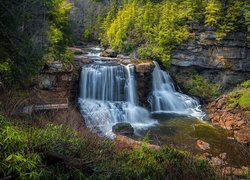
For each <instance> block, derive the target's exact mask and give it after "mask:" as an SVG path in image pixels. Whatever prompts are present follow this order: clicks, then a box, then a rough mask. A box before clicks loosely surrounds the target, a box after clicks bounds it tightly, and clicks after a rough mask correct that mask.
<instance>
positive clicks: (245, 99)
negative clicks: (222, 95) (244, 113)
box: [228, 88, 250, 110]
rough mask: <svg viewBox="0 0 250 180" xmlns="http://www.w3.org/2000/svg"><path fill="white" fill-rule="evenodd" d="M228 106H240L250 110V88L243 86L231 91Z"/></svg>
mask: <svg viewBox="0 0 250 180" xmlns="http://www.w3.org/2000/svg"><path fill="white" fill-rule="evenodd" d="M228 102H229V104H228V107H230V108H236V107H239V108H241V109H244V110H250V88H246V89H245V88H243V89H238V90H235V91H233V92H231V93H229V98H228Z"/></svg>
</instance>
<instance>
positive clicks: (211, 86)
mask: <svg viewBox="0 0 250 180" xmlns="http://www.w3.org/2000/svg"><path fill="white" fill-rule="evenodd" d="M184 86H185V87H186V88H187V90H188V92H189V94H192V95H194V96H197V97H202V98H204V99H210V100H211V99H213V98H215V97H217V96H218V95H220V90H219V88H220V87H219V85H218V84H216V83H212V82H208V81H207V80H206V79H204V77H203V76H201V75H191V76H189V77H188V79H187V81H186V82H184Z"/></svg>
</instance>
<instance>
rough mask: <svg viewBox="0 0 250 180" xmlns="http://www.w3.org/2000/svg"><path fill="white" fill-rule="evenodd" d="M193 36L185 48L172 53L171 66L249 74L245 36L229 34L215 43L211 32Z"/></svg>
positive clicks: (242, 34)
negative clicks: (197, 67)
mask: <svg viewBox="0 0 250 180" xmlns="http://www.w3.org/2000/svg"><path fill="white" fill-rule="evenodd" d="M194 36H195V38H194V39H192V40H190V41H189V43H188V44H186V46H184V47H182V48H178V49H176V50H175V51H174V52H173V55H172V64H173V65H176V66H183V67H190V66H199V67H202V68H210V69H228V70H232V71H248V72H250V49H249V48H248V47H247V46H246V34H244V33H235V34H229V35H228V36H227V37H225V38H224V39H223V41H222V42H217V41H216V35H215V32H213V31H205V32H196V33H195V34H194Z"/></svg>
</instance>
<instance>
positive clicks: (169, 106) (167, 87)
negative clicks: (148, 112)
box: [149, 62, 205, 119]
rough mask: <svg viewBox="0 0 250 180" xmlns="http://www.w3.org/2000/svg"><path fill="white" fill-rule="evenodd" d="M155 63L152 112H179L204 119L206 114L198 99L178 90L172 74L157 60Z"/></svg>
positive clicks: (151, 98)
mask: <svg viewBox="0 0 250 180" xmlns="http://www.w3.org/2000/svg"><path fill="white" fill-rule="evenodd" d="M154 64H155V68H154V71H153V73H152V76H153V87H152V95H151V96H150V98H149V101H150V103H151V109H152V113H157V114H158V113H168V114H179V115H186V116H192V117H196V118H198V119H202V118H203V117H204V116H205V114H204V113H203V112H202V110H201V106H200V104H199V102H198V100H196V99H194V98H192V97H190V96H187V95H185V94H183V93H180V92H177V91H176V89H175V86H174V83H173V80H172V78H171V77H170V75H169V74H168V73H167V72H166V71H163V70H161V69H160V67H159V65H158V63H157V62H154Z"/></svg>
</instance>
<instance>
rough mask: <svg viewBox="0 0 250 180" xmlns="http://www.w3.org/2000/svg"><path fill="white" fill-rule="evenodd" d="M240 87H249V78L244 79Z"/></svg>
mask: <svg viewBox="0 0 250 180" xmlns="http://www.w3.org/2000/svg"><path fill="white" fill-rule="evenodd" d="M241 87H243V88H249V87H250V80H247V81H244V82H243V83H241Z"/></svg>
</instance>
